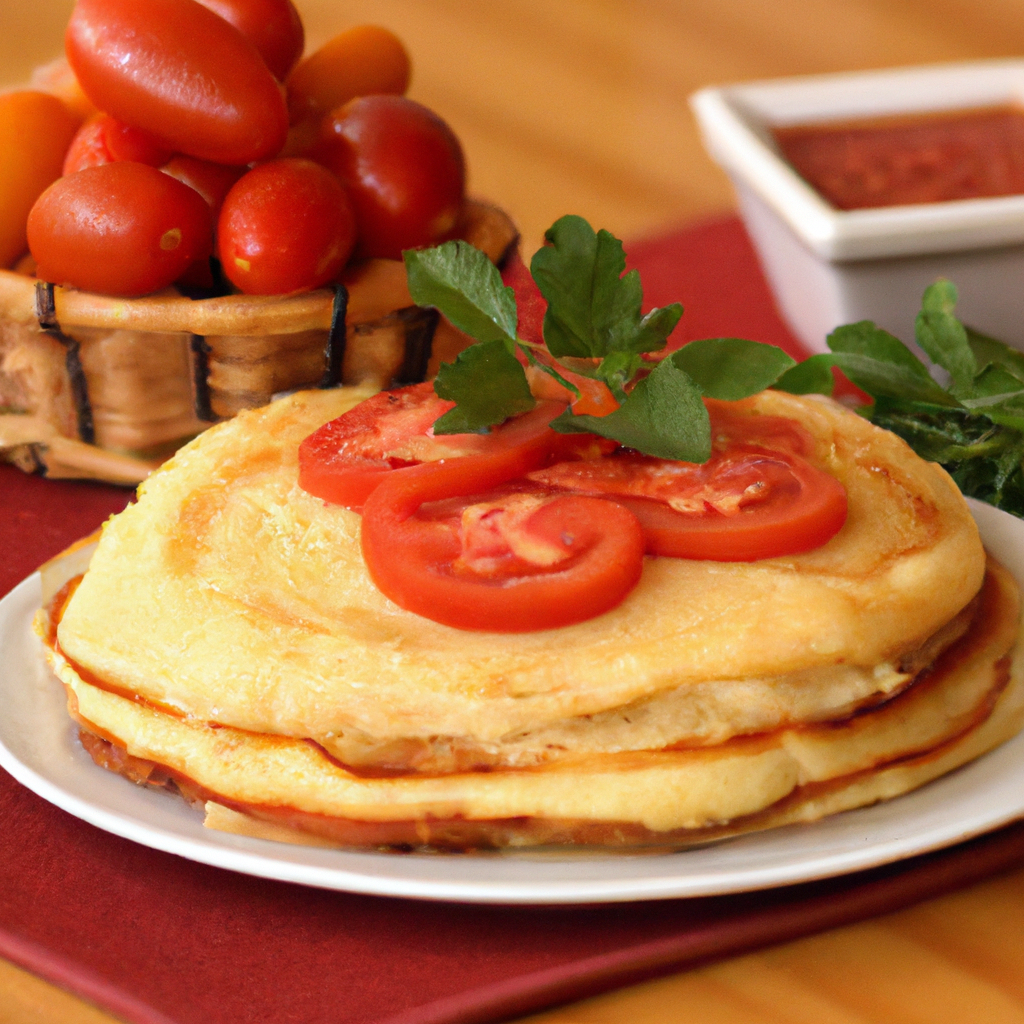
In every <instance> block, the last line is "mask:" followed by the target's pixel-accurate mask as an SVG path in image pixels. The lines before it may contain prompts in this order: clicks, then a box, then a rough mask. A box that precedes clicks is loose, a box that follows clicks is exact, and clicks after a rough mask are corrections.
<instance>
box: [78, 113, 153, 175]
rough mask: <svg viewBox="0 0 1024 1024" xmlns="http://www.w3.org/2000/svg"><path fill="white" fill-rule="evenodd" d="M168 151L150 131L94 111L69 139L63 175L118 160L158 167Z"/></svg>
mask: <svg viewBox="0 0 1024 1024" xmlns="http://www.w3.org/2000/svg"><path fill="white" fill-rule="evenodd" d="M170 155H171V152H170V150H169V149H166V148H165V147H164V146H162V145H161V144H160V142H159V141H158V140H157V139H155V138H153V136H152V135H150V134H149V132H144V131H143V130H142V129H141V128H133V127H132V126H131V125H129V124H123V123H122V122H120V121H118V120H116V119H115V118H113V117H111V116H110V115H109V114H97V115H96V116H95V117H90V118H89V120H88V121H86V122H85V124H83V125H82V127H81V128H79V129H78V132H77V134H76V135H75V137H74V138H73V139H72V140H71V145H70V146H69V147H68V151H67V154H66V155H65V157H64V171H63V173H64V176H65V177H67V175H69V174H74V173H75V171H84V170H85V169H86V167H99V166H100V165H101V164H112V163H116V162H117V161H119V160H134V161H135V163H138V164H149V166H150V167H159V166H160V165H161V164H162V163H164V161H166V160H167V159H168V158H169V157H170Z"/></svg>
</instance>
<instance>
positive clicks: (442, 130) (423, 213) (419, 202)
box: [315, 96, 466, 259]
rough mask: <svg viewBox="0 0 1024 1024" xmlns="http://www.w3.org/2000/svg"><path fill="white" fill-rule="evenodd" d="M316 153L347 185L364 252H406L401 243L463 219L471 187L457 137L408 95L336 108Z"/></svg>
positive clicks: (426, 240)
mask: <svg viewBox="0 0 1024 1024" xmlns="http://www.w3.org/2000/svg"><path fill="white" fill-rule="evenodd" d="M315 156H316V159H317V160H319V161H320V162H321V163H323V164H324V165H325V166H326V167H328V168H330V169H331V170H332V171H334V173H335V174H337V175H338V177H339V178H341V180H342V182H343V184H344V185H345V187H346V189H348V193H349V196H351V198H352V207H353V209H354V211H355V215H356V225H357V226H358V229H359V243H358V252H359V254H360V255H362V256H381V257H385V258H387V259H401V256H402V250H403V249H414V248H416V247H417V246H423V245H432V244H434V243H435V242H438V241H441V240H442V239H443V238H445V237H447V236H448V235H450V234H451V232H452V230H453V229H454V227H455V225H456V223H457V221H458V219H459V214H460V212H461V210H462V204H463V201H464V199H465V189H466V170H465V162H464V160H463V157H462V147H461V146H460V145H459V140H458V139H457V138H456V137H455V133H454V132H453V131H452V130H451V128H449V127H448V125H447V124H445V122H444V121H442V120H441V118H439V117H438V116H437V115H436V114H434V113H433V112H431V111H429V110H427V108H426V107H423V106H420V104H418V103H414V102H413V101H412V100H408V99H406V98H405V97H403V96H363V97H361V98H359V99H354V100H352V101H351V102H349V103H347V104H345V106H343V107H341V108H339V109H338V110H335V111H334V112H333V113H332V114H330V115H328V117H327V118H326V119H325V120H324V124H323V129H322V131H321V135H320V143H319V146H318V147H317V150H316V153H315Z"/></svg>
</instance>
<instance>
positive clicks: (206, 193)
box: [160, 156, 248, 216]
mask: <svg viewBox="0 0 1024 1024" xmlns="http://www.w3.org/2000/svg"><path fill="white" fill-rule="evenodd" d="M160 170H161V171H163V172H164V174H169V175H170V176H171V177H172V178H177V179H178V181H180V182H182V184H184V185H188V187H189V188H194V189H195V190H196V191H197V192H198V193H199V194H200V195H201V196H202V197H203V198H204V199H205V200H206V202H207V203H208V204H209V207H210V209H211V210H212V211H213V213H214V216H216V215H217V214H218V213H219V212H220V208H221V206H223V205H224V199H225V197H226V196H227V194H228V192H230V191H231V186H232V185H234V183H235V182H236V181H238V179H239V178H240V177H241V176H242V175H243V174H245V172H246V170H248V168H246V167H229V166H228V165H227V164H215V163H211V162H210V161H209V160H197V159H196V158H195V157H194V156H174V157H171V159H170V160H168V161H167V163H165V164H164V165H163V167H161V168H160Z"/></svg>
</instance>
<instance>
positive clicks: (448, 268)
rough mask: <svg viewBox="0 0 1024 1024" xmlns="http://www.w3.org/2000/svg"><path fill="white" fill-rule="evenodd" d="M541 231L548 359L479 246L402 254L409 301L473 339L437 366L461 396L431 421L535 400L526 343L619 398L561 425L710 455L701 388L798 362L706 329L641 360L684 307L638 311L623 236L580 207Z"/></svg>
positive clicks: (722, 387)
mask: <svg viewBox="0 0 1024 1024" xmlns="http://www.w3.org/2000/svg"><path fill="white" fill-rule="evenodd" d="M544 237H545V240H546V241H547V242H548V243H549V244H548V245H546V246H544V247H543V248H542V249H540V250H539V251H538V252H537V253H536V254H535V255H534V257H533V260H532V262H531V264H530V273H531V275H532V276H533V279H534V281H535V282H536V283H537V286H538V288H539V289H540V291H541V294H542V295H543V296H544V298H545V299H546V300H547V303H548V306H547V312H546V314H545V316H544V326H543V333H544V346H545V348H546V353H545V355H544V358H543V359H538V357H537V354H536V351H535V349H536V348H537V346H535V345H533V344H531V343H529V342H526V341H524V340H523V339H521V338H520V337H519V336H518V333H517V329H518V311H517V309H516V300H515V294H514V293H513V291H512V289H511V288H507V287H506V286H505V285H504V284H503V282H502V280H501V275H500V274H499V272H498V270H497V268H496V267H495V266H494V265H493V264H492V263H491V262H490V260H488V259H487V257H486V256H485V255H484V254H483V253H482V252H480V251H479V250H477V249H474V248H473V246H471V245H469V244H468V243H467V242H461V241H454V242H445V243H444V244H443V245H440V246H437V247H435V248H433V249H424V250H411V251H408V252H406V253H405V254H404V255H405V264H406V270H407V274H408V281H409V291H410V293H411V294H412V298H413V301H414V302H416V303H417V305H420V306H433V307H434V308H436V309H438V310H440V311H441V312H442V313H443V314H444V315H445V316H446V317H447V318H448V319H449V320H450V321H451V322H452V323H453V324H454V325H455V326H456V327H458V328H459V329H460V330H462V331H464V332H465V333H466V334H468V335H469V336H470V337H472V338H474V339H475V340H476V344H474V345H471V346H470V347H469V348H467V349H466V350H465V351H464V352H462V353H461V354H460V355H459V356H458V358H457V359H456V360H455V362H454V363H447V364H444V365H443V366H442V367H441V369H440V370H439V372H438V375H437V379H436V381H435V383H434V390H435V391H436V392H437V394H438V395H439V396H440V397H441V398H445V399H447V400H449V401H453V402H455V403H456V404H455V408H453V409H451V410H450V411H449V412H447V413H446V414H445V415H444V416H442V417H441V418H440V419H439V420H438V421H437V422H436V423H435V424H434V431H435V433H439V434H445V433H465V432H469V431H483V430H487V429H488V428H490V427H493V426H496V425H497V424H500V423H503V422H504V421H505V420H507V419H508V418H509V417H511V416H516V415H518V414H519V413H522V412H527V411H528V410H530V409H532V408H533V407H534V405H535V404H536V401H535V399H534V398H533V395H532V394H531V393H530V387H529V383H528V381H527V377H526V371H525V369H524V367H523V365H522V363H521V362H520V360H519V359H518V358H517V357H516V353H517V351H518V352H521V353H523V354H524V355H525V358H526V360H527V361H528V362H529V364H530V365H531V366H535V367H537V368H538V369H540V370H541V371H543V372H544V373H547V374H549V375H550V376H551V377H553V378H554V379H555V380H557V381H558V382H559V383H560V384H562V385H563V386H565V387H567V388H568V389H569V390H570V391H572V392H575V393H576V394H578V393H579V391H578V389H577V388H576V387H575V385H573V384H572V383H571V382H570V381H569V380H567V379H566V377H565V376H564V375H563V372H564V371H571V372H573V373H576V374H580V375H583V376H587V377H592V378H594V379H596V380H599V381H603V382H604V383H605V384H606V385H607V386H608V388H609V389H610V390H611V392H612V394H613V395H614V396H615V397H616V399H617V400H618V401H619V403H620V404H619V408H618V409H616V410H615V411H614V412H612V413H611V414H609V415H607V416H600V417H598V416H588V415H575V414H574V413H573V412H572V411H571V410H569V409H567V410H566V411H565V412H564V413H563V414H562V415H560V416H559V417H557V418H556V419H555V420H554V421H553V423H552V427H553V428H554V429H555V430H557V431H559V432H561V433H567V434H568V433H593V434H600V435H601V436H602V437H607V438H611V439H612V440H615V441H618V442H620V443H621V444H623V445H626V446H627V447H629V448H633V449H636V450H637V451H639V452H643V453H644V454H646V455H653V456H657V457H659V458H666V459H681V460H684V461H687V462H706V461H707V460H708V458H709V457H710V455H711V425H710V421H709V419H708V414H707V410H706V409H705V408H704V403H703V402H702V398H705V397H706V398H720V399H726V400H736V399H740V398H746V397H747V396H749V395H753V394H756V393H757V392H759V391H763V390H764V389H765V388H767V387H771V386H772V385H774V384H776V383H777V382H779V381H780V378H784V376H785V375H786V374H787V372H793V371H794V369H795V367H796V363H795V361H794V360H793V359H792V358H790V357H789V356H788V355H786V353H785V352H783V351H782V350H781V349H779V348H776V347H775V346H772V345H763V344H760V343H758V342H753V341H747V340H745V339H743V338H706V339H704V340H701V341H693V342H690V344H689V345H687V346H685V347H684V348H682V349H680V350H679V351H677V352H675V353H673V354H672V355H669V356H666V357H665V358H662V359H661V360H660V361H658V362H652V361H649V360H646V359H644V358H643V356H644V355H645V354H647V353H656V352H659V351H660V350H662V349H663V348H664V347H665V343H666V340H667V338H668V336H669V334H671V332H672V330H673V328H674V327H675V326H676V324H677V323H678V322H679V318H680V316H681V315H682V312H683V308H682V306H681V305H680V304H679V303H678V302H676V303H673V304H672V305H670V306H666V307H664V308H661V309H652V310H651V311H650V312H649V313H647V314H646V315H644V314H642V313H641V306H642V300H643V294H642V290H641V285H640V275H639V273H638V272H637V271H636V270H631V271H629V272H628V273H625V270H626V257H625V253H624V252H623V249H622V243H621V242H620V241H619V239H617V238H615V237H614V236H613V235H611V234H610V233H609V232H607V231H604V230H602V231H597V232H595V231H594V230H593V228H592V227H591V226H590V225H589V224H588V223H587V222H586V221H585V220H584V219H583V218H582V217H574V216H568V217H562V218H561V219H560V220H558V221H556V222H555V223H554V224H553V225H552V226H551V228H549V229H548V231H547V232H546V234H545V236H544ZM551 362H553V363H554V365H551ZM560 369H561V371H563V372H560ZM825 372H828V371H827V370H826V371H825ZM829 376H830V377H831V374H829Z"/></svg>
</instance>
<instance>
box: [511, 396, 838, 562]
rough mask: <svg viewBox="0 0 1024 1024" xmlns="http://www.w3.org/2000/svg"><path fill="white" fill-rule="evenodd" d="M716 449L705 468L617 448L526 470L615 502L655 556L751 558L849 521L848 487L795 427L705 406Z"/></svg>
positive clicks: (799, 547)
mask: <svg viewBox="0 0 1024 1024" xmlns="http://www.w3.org/2000/svg"><path fill="white" fill-rule="evenodd" d="M710 406H711V407H710V412H711V418H712V433H713V447H714V453H713V454H712V457H711V458H710V459H709V460H708V461H707V462H706V463H704V464H703V465H697V464H695V463H688V462H673V461H671V460H666V459H655V458H651V457H649V456H645V455H638V454H636V453H635V452H627V451H625V450H619V451H618V452H615V453H613V454H611V455H606V456H604V457H602V458H598V459H589V460H584V461H577V462H563V463H558V464H556V465H552V466H547V467H541V468H539V469H537V470H535V471H533V472H531V473H530V479H531V480H532V481H534V482H535V483H537V484H542V485H546V486H549V487H554V488H558V489H560V490H564V491H571V492H574V493H585V494H593V495H600V496H603V497H606V498H610V499H613V500H615V501H618V502H619V503H620V504H622V505H624V506H625V507H626V508H628V509H630V510H631V511H632V512H633V513H634V514H635V515H636V516H637V518H638V519H639V520H640V522H641V524H642V525H643V527H644V533H645V536H646V538H647V551H648V553H649V554H652V555H666V556H670V557H673V558H694V559H710V560H713V561H717V562H751V561H757V560H759V559H762V558H775V557H778V556H782V555H793V554H798V553H799V552H802V551H811V550H813V549H814V548H816V547H820V546H821V545H822V544H824V543H825V542H826V541H828V540H829V539H831V538H832V537H833V536H834V535H835V534H836V533H838V532H839V530H840V529H841V527H842V525H843V523H845V522H846V513H847V504H846V489H845V488H844V487H843V485H842V484H841V483H840V482H839V481H838V480H837V479H836V478H835V477H833V476H832V475H831V474H829V473H826V472H825V471H824V470H821V469H818V468H817V467H815V466H814V465H812V464H811V463H810V462H808V461H807V459H806V458H804V455H806V454H809V453H810V452H811V450H812V449H813V447H814V442H813V439H812V438H811V436H810V434H809V433H808V432H807V431H806V430H804V428H803V427H801V426H800V424H798V423H796V422H794V421H793V420H788V419H784V418H782V417H778V416H756V415H750V414H749V413H746V412H744V411H743V410H742V409H737V408H735V407H730V406H725V405H723V404H722V403H711V404H710Z"/></svg>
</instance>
